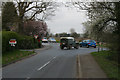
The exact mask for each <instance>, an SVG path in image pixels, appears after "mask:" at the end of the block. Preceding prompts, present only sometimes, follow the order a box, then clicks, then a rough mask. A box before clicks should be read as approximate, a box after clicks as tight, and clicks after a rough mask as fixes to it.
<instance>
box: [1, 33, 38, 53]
mask: <svg viewBox="0 0 120 80" xmlns="http://www.w3.org/2000/svg"><path fill="white" fill-rule="evenodd" d="M10 39H16V41H17V44H16V45H15V47H12V46H11V45H10V44H9V41H10ZM37 47H38V41H37V40H35V39H34V38H33V37H30V36H22V35H19V34H18V33H16V32H12V31H2V52H3V53H4V52H6V51H13V50H15V49H33V48H37Z"/></svg>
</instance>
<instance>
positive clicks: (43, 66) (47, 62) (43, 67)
mask: <svg viewBox="0 0 120 80" xmlns="http://www.w3.org/2000/svg"><path fill="white" fill-rule="evenodd" d="M49 63H50V61H48V62H47V63H46V64H44V65H43V66H42V67H40V68H38V71H39V70H41V69H42V68H44V67H45V66H47V65H48V64H49Z"/></svg>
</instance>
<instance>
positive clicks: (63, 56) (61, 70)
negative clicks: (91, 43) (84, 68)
mask: <svg viewBox="0 0 120 80" xmlns="http://www.w3.org/2000/svg"><path fill="white" fill-rule="evenodd" d="M46 45H51V46H52V48H50V49H47V50H39V49H37V50H36V52H37V53H38V54H37V55H35V56H32V57H30V58H26V59H24V60H21V61H18V62H16V63H13V64H10V65H8V66H6V67H4V68H3V70H2V73H3V74H2V77H3V78H28V79H29V78H76V56H77V54H80V55H85V54H88V53H90V52H95V51H97V48H79V49H74V48H73V49H71V50H67V49H65V50H61V49H60V48H59V44H58V43H50V44H46Z"/></svg>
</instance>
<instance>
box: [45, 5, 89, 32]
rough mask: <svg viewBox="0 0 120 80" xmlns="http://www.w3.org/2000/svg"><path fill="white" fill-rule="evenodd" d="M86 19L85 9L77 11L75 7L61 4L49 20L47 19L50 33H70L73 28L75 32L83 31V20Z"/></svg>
mask: <svg viewBox="0 0 120 80" xmlns="http://www.w3.org/2000/svg"><path fill="white" fill-rule="evenodd" d="M85 21H87V16H86V11H83V10H81V11H79V12H78V10H77V9H76V8H68V7H65V6H64V5H61V6H60V7H59V8H58V9H57V10H56V12H55V16H52V17H51V20H47V21H46V22H47V25H48V28H49V29H50V32H51V33H62V32H67V33H70V29H71V28H74V29H75V31H76V32H77V33H83V32H84V26H83V25H82V23H83V22H85Z"/></svg>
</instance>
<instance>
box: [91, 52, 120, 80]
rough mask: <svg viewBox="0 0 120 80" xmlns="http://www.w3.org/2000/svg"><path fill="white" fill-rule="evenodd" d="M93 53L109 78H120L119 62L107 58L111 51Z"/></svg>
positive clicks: (119, 79)
mask: <svg viewBox="0 0 120 80" xmlns="http://www.w3.org/2000/svg"><path fill="white" fill-rule="evenodd" d="M91 54H92V55H93V57H94V58H95V60H96V61H97V62H98V64H99V65H100V67H101V68H102V69H103V70H104V72H105V73H106V75H107V76H108V78H114V79H116V80H120V71H119V67H118V63H117V62H115V61H112V60H109V59H108V58H107V57H108V55H109V51H100V52H92V53H91Z"/></svg>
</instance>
